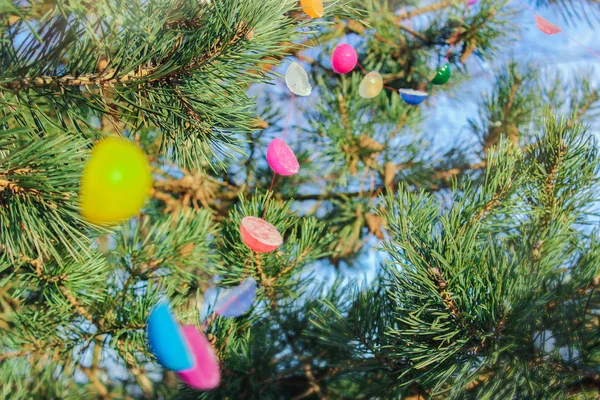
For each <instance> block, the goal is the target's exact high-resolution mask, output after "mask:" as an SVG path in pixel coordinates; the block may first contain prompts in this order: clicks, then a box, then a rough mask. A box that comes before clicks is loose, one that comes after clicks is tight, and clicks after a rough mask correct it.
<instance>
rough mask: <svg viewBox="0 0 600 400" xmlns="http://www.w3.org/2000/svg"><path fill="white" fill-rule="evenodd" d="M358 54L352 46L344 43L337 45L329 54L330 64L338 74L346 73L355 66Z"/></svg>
mask: <svg viewBox="0 0 600 400" xmlns="http://www.w3.org/2000/svg"><path fill="white" fill-rule="evenodd" d="M357 62H358V55H357V54H356V50H354V48H353V47H352V46H350V45H349V44H346V43H342V44H340V45H338V46H337V47H336V48H335V50H333V54H332V55H331V66H332V67H333V70H334V71H335V72H337V73H338V74H342V75H343V74H347V73H348V72H350V71H352V70H353V69H354V67H356V63H357Z"/></svg>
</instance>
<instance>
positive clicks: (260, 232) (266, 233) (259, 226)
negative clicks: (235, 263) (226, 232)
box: [240, 217, 283, 253]
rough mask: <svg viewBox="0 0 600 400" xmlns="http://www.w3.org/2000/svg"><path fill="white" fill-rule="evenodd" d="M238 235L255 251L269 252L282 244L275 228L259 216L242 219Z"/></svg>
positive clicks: (281, 239)
mask: <svg viewBox="0 0 600 400" xmlns="http://www.w3.org/2000/svg"><path fill="white" fill-rule="evenodd" d="M240 235H241V236H242V241H243V242H244V244H245V245H246V246H248V248H250V250H252V251H255V252H257V253H270V252H272V251H273V250H275V249H276V248H278V247H279V246H281V245H282V244H283V237H282V236H281V234H280V233H279V231H278V230H277V228H275V227H274V226H273V225H271V224H270V223H268V222H267V221H265V220H264V219H261V218H256V217H245V218H244V219H242V223H241V224H240Z"/></svg>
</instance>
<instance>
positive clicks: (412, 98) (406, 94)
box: [399, 89, 427, 106]
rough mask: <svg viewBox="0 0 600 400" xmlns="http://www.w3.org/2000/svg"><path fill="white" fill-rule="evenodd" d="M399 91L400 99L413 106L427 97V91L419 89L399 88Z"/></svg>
mask: <svg viewBox="0 0 600 400" xmlns="http://www.w3.org/2000/svg"><path fill="white" fill-rule="evenodd" d="M399 92H400V96H401V97H402V100H404V101H405V102H406V103H408V104H410V105H413V106H415V105H417V104H421V103H422V102H423V100H425V99H426V98H427V93H426V92H422V91H420V90H413V89H400V90H399Z"/></svg>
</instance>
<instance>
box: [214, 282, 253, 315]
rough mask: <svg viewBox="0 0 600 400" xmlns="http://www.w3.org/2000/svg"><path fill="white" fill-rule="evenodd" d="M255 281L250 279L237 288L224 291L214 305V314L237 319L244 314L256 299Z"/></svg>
mask: <svg viewBox="0 0 600 400" xmlns="http://www.w3.org/2000/svg"><path fill="white" fill-rule="evenodd" d="M256 289H257V285H256V280H255V279H254V278H252V277H250V278H248V279H246V280H244V281H243V282H242V283H241V284H239V285H238V286H235V287H232V288H230V289H226V290H224V291H223V292H222V293H221V294H220V295H219V297H218V298H217V302H216V303H215V307H214V310H215V313H216V314H218V315H220V316H222V317H239V316H240V315H242V314H245V313H246V312H247V311H248V310H250V307H252V303H254V298H255V297H256Z"/></svg>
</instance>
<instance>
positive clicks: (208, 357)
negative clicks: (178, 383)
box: [177, 325, 221, 390]
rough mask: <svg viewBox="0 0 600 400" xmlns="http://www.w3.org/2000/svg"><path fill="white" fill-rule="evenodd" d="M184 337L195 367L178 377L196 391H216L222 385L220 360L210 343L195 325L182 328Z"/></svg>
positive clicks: (181, 372) (180, 372)
mask: <svg viewBox="0 0 600 400" xmlns="http://www.w3.org/2000/svg"><path fill="white" fill-rule="evenodd" d="M182 332H183V336H184V337H185V339H186V343H187V345H188V347H189V348H190V350H191V354H192V356H193V358H194V366H193V367H192V368H190V369H188V370H184V371H177V376H178V377H179V378H180V379H181V380H182V381H183V382H185V383H187V384H188V385H190V386H191V387H193V388H195V389H200V390H209V389H214V388H216V387H218V386H219V383H221V371H220V369H219V360H218V358H217V355H216V354H215V351H214V349H213V348H212V346H211V345H210V342H209V341H208V339H207V338H206V336H204V334H203V333H202V332H199V331H198V329H197V328H196V327H195V326H193V325H188V326H184V327H183V328H182Z"/></svg>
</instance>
